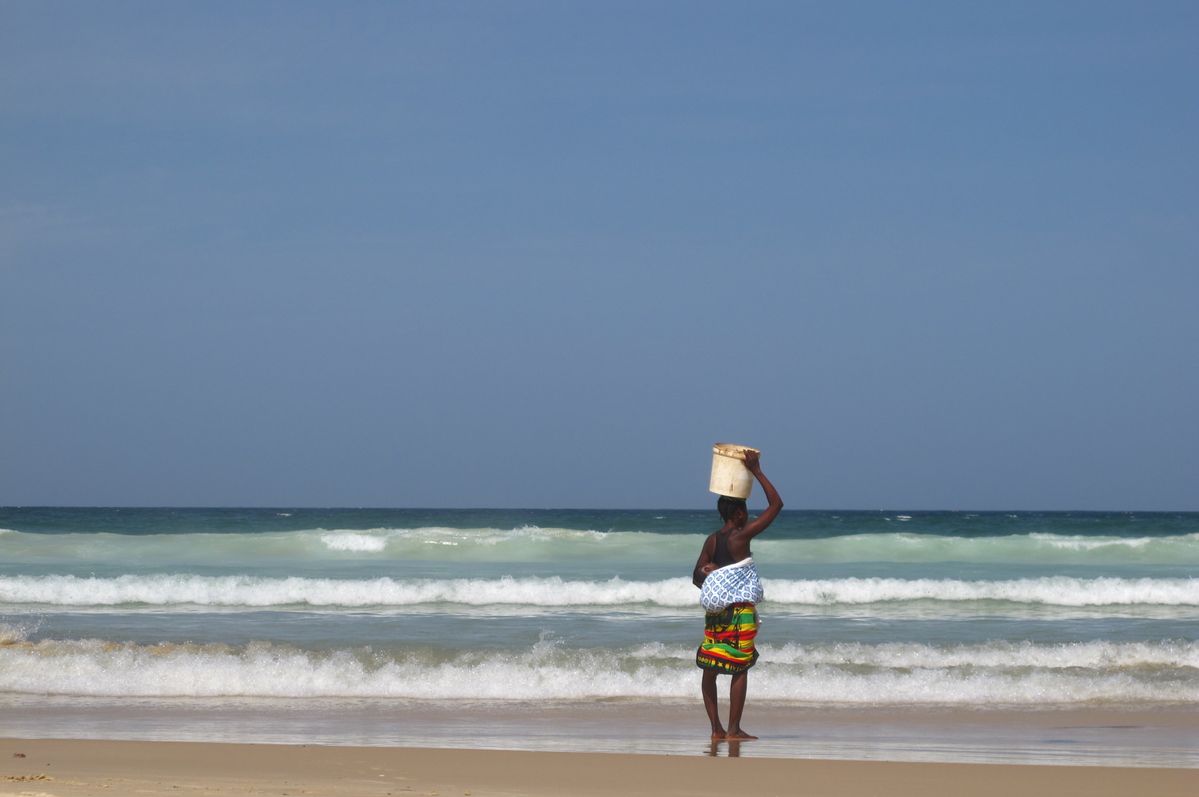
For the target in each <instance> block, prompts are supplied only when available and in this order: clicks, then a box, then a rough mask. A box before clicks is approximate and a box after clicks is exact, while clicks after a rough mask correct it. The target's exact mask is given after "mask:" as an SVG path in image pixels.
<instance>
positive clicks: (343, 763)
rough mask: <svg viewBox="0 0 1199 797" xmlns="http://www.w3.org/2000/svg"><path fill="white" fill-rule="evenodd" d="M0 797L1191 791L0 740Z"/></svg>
mask: <svg viewBox="0 0 1199 797" xmlns="http://www.w3.org/2000/svg"><path fill="white" fill-rule="evenodd" d="M0 773H2V775H0V777H2V781H0V795H2V796H3V797H16V795H21V797H43V796H44V795H54V796H55V797H58V796H59V795H62V797H81V796H82V795H114V794H142V795H176V796H177V795H179V794H188V793H193V794H199V793H204V794H214V793H215V794H255V795H287V796H288V797H290V796H291V795H301V794H327V795H338V796H339V797H351V796H352V795H409V794H411V795H440V796H443V797H448V796H449V795H464V797H487V796H488V795H534V796H536V795H547V796H548V795H597V796H598V795H610V794H613V793H620V794H624V795H641V794H644V795H688V797H696V796H697V795H713V796H715V795H727V794H730V793H734V792H739V791H748V792H751V793H753V794H755V795H761V796H763V797H765V796H767V795H791V794H804V795H811V797H818V796H820V795H828V796H829V797H836V796H838V795H844V796H845V797H851V796H852V797H863V796H864V795H881V794H887V795H889V796H890V797H904V795H913V796H915V795H936V794H952V795H979V796H980V797H982V796H984V795H996V796H997V797H998V796H999V795H1003V796H1004V797H1006V796H1007V795H1012V794H1027V795H1062V796H1063V797H1064V796H1065V795H1080V797H1081V796H1082V795H1086V796H1087V797H1101V796H1102V795H1112V796H1113V797H1115V796H1116V795H1130V794H1143V795H1153V796H1154V797H1173V796H1174V795H1179V797H1181V796H1182V795H1187V797H1189V796H1190V795H1193V794H1194V793H1195V788H1196V785H1197V783H1199V773H1197V772H1196V771H1195V770H1187V769H1149V768H1121V767H1073V766H1024V765H987V764H923V763H890V762H874V761H862V762H859V761H817V760H794V759H790V760H788V759H767V758H757V759H753V758H739V759H738V758H726V757H719V758H705V757H702V756H695V757H686V756H660V755H615V754H606V753H552V752H513V751H497V750H436V749H421V748H378V747H370V748H364V747H317V746H307V745H252V744H213V743H194V742H118V741H88V740H30V739H4V740H2V741H0Z"/></svg>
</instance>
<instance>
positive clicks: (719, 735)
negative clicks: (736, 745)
mask: <svg viewBox="0 0 1199 797" xmlns="http://www.w3.org/2000/svg"><path fill="white" fill-rule="evenodd" d="M726 738H728V734H727V733H725V730H724V728H722V727H720V726H719V725H717V726H716V727H715V728H713V729H712V741H714V742H719V741H721V740H723V739H726Z"/></svg>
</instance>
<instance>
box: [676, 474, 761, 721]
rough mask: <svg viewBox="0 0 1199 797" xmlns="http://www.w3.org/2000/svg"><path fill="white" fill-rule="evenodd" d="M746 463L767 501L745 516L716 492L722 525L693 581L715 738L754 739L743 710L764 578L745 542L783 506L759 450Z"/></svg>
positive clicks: (699, 656) (699, 658)
mask: <svg viewBox="0 0 1199 797" xmlns="http://www.w3.org/2000/svg"><path fill="white" fill-rule="evenodd" d="M745 467H746V468H747V469H749V472H750V473H752V474H753V475H754V477H755V478H756V479H757V480H758V483H759V484H761V485H762V490H763V491H764V492H765V493H766V500H767V501H769V502H770V505H769V506H768V507H766V511H765V512H763V513H762V514H761V515H759V516H758V517H757V518H755V519H754V520H753V521H752V522H751V521H750V520H749V511H748V510H747V508H746V506H745V501H743V500H741V499H739V498H729V497H728V496H725V495H722V496H720V500H719V501H717V502H716V509H717V511H719V512H720V517H721V519H722V520H723V521H724V525H723V526H722V527H721V528H720V531H717V532H715V533H714V534H711V535H709V536H708V539H707V540H705V541H704V547H703V549H702V550H700V552H699V560H698V561H696V563H695V571H694V573H693V574H692V579H691V580H692V582H693V583H694V584H695V586H697V587H700V589H701V602H702V603H703V604H704V607H705V609H707V614H706V616H705V619H704V641H703V644H701V645H700V646H699V650H697V651H696V653H695V663H696V666H698V667H700V668H702V669H703V671H704V676H703V683H702V691H703V695H704V708H705V709H706V710H707V712H708V720H709V721H710V722H711V723H712V738H713V739H756V738H758V737H756V736H751V735H750V734H748V733H746V732H745V731H744V730H742V728H741V713H742V712H743V711H744V710H745V694H746V689H747V687H748V680H747V679H748V677H749V668H750V667H752V666H754V662H756V661H757V660H758V651H757V649H756V648H755V646H754V638H755V637H756V636H757V634H758V611H757V607H756V604H757V603H758V602H759V601H760V600H762V583H761V581H760V580H759V579H758V572H757V569H756V568H755V567H754V563H753V555H752V554H751V553H750V550H749V542H750V540H752V539H753V538H754V537H756V536H758V535H759V534H761V533H762V532H763V531H765V530H766V527H767V526H769V525H770V524H771V523H772V522H773V521H774V519H775V518H776V517H778V514H779V511H780V510H781V509H782V508H783V499H782V498H779V494H778V490H776V489H774V485H773V484H771V483H770V480H769V479H767V478H766V474H764V473H763V472H762V466H761V465H760V464H759V462H758V453H757V452H755V451H747V452H746V453H745ZM720 673H727V674H729V675H732V676H733V683H732V686H731V687H730V689H729V701H730V706H729V728H728V730H727V731H726V730H725V729H724V726H722V725H721V724H720V712H719V710H718V706H717V702H716V676H717V675H719V674H720Z"/></svg>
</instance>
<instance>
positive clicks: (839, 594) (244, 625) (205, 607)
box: [0, 508, 1199, 707]
mask: <svg viewBox="0 0 1199 797" xmlns="http://www.w3.org/2000/svg"><path fill="white" fill-rule="evenodd" d="M717 525H718V522H717V519H716V516H715V513H714V512H710V511H599V510H595V511H591V510H527V511H521V510H375V509H336V510H314V509H286V508H283V509H248V510H247V509H38V508H30V509H23V508H22V509H17V508H9V509H0V529H4V531H0V643H3V644H2V645H0V694H6V695H19V696H23V699H28V698H29V697H31V696H37V695H56V696H77V697H89V698H119V697H130V696H137V697H139V698H144V699H150V700H155V699H159V700H162V701H170V700H176V699H181V698H188V699H202V700H205V701H209V702H210V703H211V704H212V705H219V704H221V703H222V701H225V702H227V701H234V700H244V699H253V698H287V699H293V700H297V701H303V700H310V699H320V700H329V699H333V700H336V699H346V700H350V699H354V700H360V699H370V698H377V699H381V700H387V699H396V700H409V701H412V700H415V701H454V700H482V701H512V700H545V699H549V700H559V701H594V700H597V699H599V700H637V701H660V702H663V703H670V702H680V701H689V700H692V699H693V697H694V691H695V681H696V679H697V674H696V670H695V668H694V666H693V664H692V661H691V659H692V656H693V652H694V648H695V645H696V643H697V641H698V636H699V632H700V628H701V625H702V617H701V613H700V610H699V609H698V606H697V602H696V600H697V591H696V590H695V588H694V587H693V586H692V585H691V584H690V571H691V568H692V565H693V563H694V560H695V557H696V555H697V554H698V551H699V547H700V544H701V543H702V541H703V538H704V535H705V534H706V533H708V532H710V531H712V530H713V529H714V528H715V527H716V526H717ZM754 553H755V558H756V559H757V561H758V563H759V568H760V570H761V572H762V575H763V578H764V581H765V586H766V601H765V602H764V603H763V604H762V606H761V614H762V617H763V627H762V632H761V636H760V642H761V651H762V659H761V663H760V664H759V665H758V666H757V667H756V668H755V670H754V694H755V696H756V697H758V698H759V699H769V700H770V701H772V702H773V703H775V704H781V705H788V704H791V705H797V706H798V705H809V706H810V705H848V706H870V707H877V706H888V705H897V706H926V707H927V706H945V705H948V706H953V705H959V706H971V707H979V706H994V707H1005V706H1016V707H1019V706H1044V705H1046V704H1052V705H1061V706H1074V707H1078V706H1096V705H1098V706H1110V705H1132V706H1141V707H1143V706H1154V705H1163V706H1164V705H1175V706H1177V705H1184V706H1185V705H1199V633H1197V630H1196V623H1195V620H1196V619H1199V578H1196V573H1199V570H1197V568H1199V515H1196V514H1177V513H1171V514H1141V513H1137V514H1129V513H1028V512H994V513H960V512H933V513H923V512H914V511H913V512H900V511H895V512H784V513H783V515H782V516H781V517H780V518H779V519H778V521H776V523H775V524H774V525H773V526H772V527H771V528H770V529H769V530H768V531H767V532H766V533H765V534H764V535H763V536H762V537H761V538H759V540H758V541H756V542H755V544H754Z"/></svg>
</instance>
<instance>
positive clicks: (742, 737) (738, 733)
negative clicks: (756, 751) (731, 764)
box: [724, 728, 758, 742]
mask: <svg viewBox="0 0 1199 797" xmlns="http://www.w3.org/2000/svg"><path fill="white" fill-rule="evenodd" d="M724 738H725V739H729V740H730V741H731V740H734V739H735V740H737V741H739V742H743V741H746V740H747V739H757V738H758V737H757V736H753V735H751V734H748V733H746V732H745V731H743V730H741V729H740V728H738V729H737V730H735V731H729V732H728V733H726V734H725V735H724Z"/></svg>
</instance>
